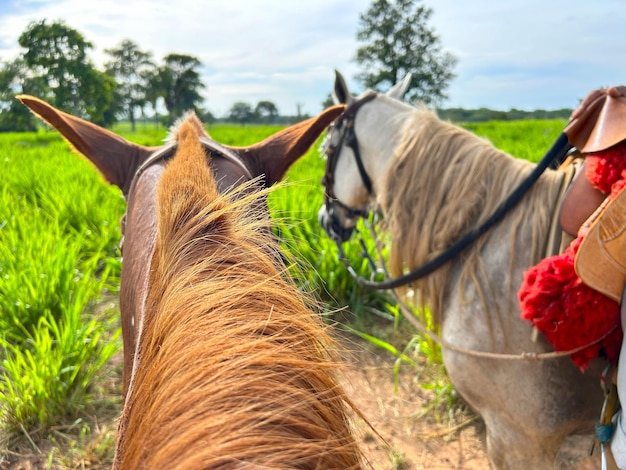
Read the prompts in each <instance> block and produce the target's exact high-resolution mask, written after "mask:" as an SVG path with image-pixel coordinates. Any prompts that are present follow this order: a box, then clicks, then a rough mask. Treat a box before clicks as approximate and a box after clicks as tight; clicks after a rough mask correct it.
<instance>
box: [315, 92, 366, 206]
mask: <svg viewBox="0 0 626 470" xmlns="http://www.w3.org/2000/svg"><path fill="white" fill-rule="evenodd" d="M374 98H376V92H374V91H368V92H367V93H366V94H365V95H364V96H363V97H362V98H361V99H359V100H356V101H353V102H352V103H350V104H349V105H348V106H347V107H346V109H345V111H344V112H343V113H342V114H341V116H339V117H338V118H337V119H336V120H335V121H334V122H333V123H332V125H331V128H330V132H333V131H334V130H335V129H337V130H338V132H339V140H338V141H337V143H336V144H334V145H333V144H332V142H331V144H330V145H329V146H328V148H326V150H325V153H326V156H327V159H326V171H325V173H324V177H323V178H322V185H323V186H324V204H325V205H326V208H327V210H329V211H330V210H331V209H332V208H333V207H334V206H339V207H341V209H343V210H344V211H345V212H346V214H347V216H348V217H350V218H356V217H366V216H367V210H363V209H359V208H354V207H350V206H348V205H346V204H344V203H343V202H341V201H340V200H339V199H337V196H336V195H335V190H334V188H333V187H334V184H335V169H336V167H337V162H338V160H339V154H340V153H341V149H342V147H343V144H344V142H345V144H346V145H347V146H348V147H349V148H350V149H351V150H352V153H353V154H354V160H355V162H356V166H357V168H358V169H359V175H360V176H361V181H362V182H363V186H365V189H366V190H367V193H368V194H369V195H370V196H371V195H372V192H373V188H372V180H371V179H370V177H369V175H368V174H367V171H366V170H365V166H364V165H363V159H362V158H361V152H360V151H359V142H358V141H357V137H356V132H355V130H354V120H355V118H356V113H357V111H358V110H359V109H360V108H361V106H363V105H364V104H365V103H367V102H369V101H372V100H373V99H374ZM329 136H332V134H330V135H329Z"/></svg>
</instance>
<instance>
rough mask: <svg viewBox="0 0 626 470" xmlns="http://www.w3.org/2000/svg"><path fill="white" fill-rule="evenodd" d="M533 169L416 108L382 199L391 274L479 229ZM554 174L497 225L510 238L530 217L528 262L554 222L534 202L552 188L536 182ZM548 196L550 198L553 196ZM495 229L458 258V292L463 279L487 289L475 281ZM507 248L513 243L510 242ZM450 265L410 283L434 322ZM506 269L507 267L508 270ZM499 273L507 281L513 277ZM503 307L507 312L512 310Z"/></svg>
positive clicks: (536, 254) (538, 253) (537, 252)
mask: <svg viewBox="0 0 626 470" xmlns="http://www.w3.org/2000/svg"><path fill="white" fill-rule="evenodd" d="M533 166H534V165H533V164H531V163H529V162H527V161H523V160H519V159H515V158H513V157H511V156H510V155H507V154H506V153H504V152H502V151H500V150H498V149H496V148H495V147H494V146H493V145H492V144H491V143H490V142H489V141H487V140H485V139H482V138H480V137H477V136H476V135H474V134H472V133H471V132H469V131H466V130H465V129H462V128H460V127H458V126H455V125H452V124H450V123H447V122H444V121H441V120H440V119H438V118H437V116H436V115H435V113H434V112H432V111H429V110H427V109H426V108H424V107H421V108H417V109H415V111H414V112H413V113H412V116H411V117H410V118H409V119H407V120H406V121H405V125H404V127H403V128H402V132H401V140H400V143H399V145H398V146H397V148H396V152H395V154H394V155H393V157H392V160H391V163H390V165H389V171H388V173H387V174H386V176H385V180H384V183H383V191H382V193H381V194H380V195H379V204H380V205H381V207H382V209H383V212H384V213H385V223H386V227H387V228H388V230H389V233H390V234H391V237H392V242H391V247H392V248H391V252H390V260H389V266H390V269H391V270H392V273H393V274H394V275H396V276H397V275H400V274H402V273H404V272H406V271H407V270H411V269H414V268H416V267H419V266H421V265H423V264H424V263H426V262H427V261H429V260H431V259H432V258H434V257H435V256H437V255H439V254H441V253H442V252H444V251H445V250H446V249H447V248H448V247H450V246H452V245H453V244H454V243H455V242H457V241H458V240H460V239H461V238H462V237H463V236H464V235H465V234H467V233H468V232H469V231H470V230H472V229H474V228H476V227H478V226H480V225H481V224H482V223H483V222H484V221H485V219H487V218H488V217H490V216H491V215H492V214H493V213H494V212H495V210H496V208H497V207H498V206H499V205H500V204H501V203H502V202H503V201H504V200H505V198H506V197H508V195H509V194H510V193H511V192H512V191H513V190H514V189H515V188H516V187H517V186H518V185H519V183H520V182H521V181H522V180H523V179H524V178H525V177H526V176H527V175H528V174H529V173H530V172H531V171H532V168H533ZM559 177H560V176H559V175H557V174H555V175H552V176H550V175H549V174H544V176H542V179H540V181H539V182H537V183H536V184H535V185H534V186H533V188H531V190H530V191H529V192H528V193H527V195H526V197H525V200H524V202H523V203H522V204H519V205H518V206H517V207H516V208H514V209H512V210H511V211H510V212H509V214H507V215H506V216H505V218H504V220H503V221H501V222H500V225H503V226H504V225H506V226H509V227H511V226H512V227H513V228H512V229H511V228H509V229H508V230H509V231H510V232H511V233H513V234H515V233H516V229H515V227H517V226H519V224H522V223H524V221H526V220H531V215H532V218H533V219H534V220H535V222H534V223H536V226H537V227H542V229H538V230H537V234H536V236H535V237H534V240H533V243H532V246H531V247H529V253H528V255H527V256H528V264H529V265H530V264H533V263H535V262H537V261H538V260H539V259H540V257H541V256H542V255H543V247H544V246H545V240H546V239H547V234H544V233H543V232H544V230H543V228H546V227H549V226H550V224H549V220H551V217H552V213H551V208H548V207H544V206H543V204H541V203H538V202H537V201H538V200H545V197H546V196H545V194H544V193H545V191H551V192H554V187H555V185H554V184H541V181H545V180H550V179H552V180H554V178H559ZM547 197H550V198H552V195H549V196H547ZM554 198H556V194H554ZM495 230H496V228H495V227H494V228H492V229H491V231H490V232H488V233H487V234H485V235H483V236H482V237H481V238H480V239H479V240H478V241H476V242H474V243H473V245H472V246H471V247H469V248H468V249H467V250H466V252H464V253H463V255H462V257H463V259H464V260H465V263H464V265H463V269H462V274H461V276H462V282H460V283H459V284H458V285H459V289H463V286H464V284H465V282H464V280H465V281H466V280H469V279H472V280H473V282H474V283H476V284H478V285H479V286H480V285H482V284H484V285H487V284H488V282H487V281H485V282H484V283H483V282H481V281H480V272H481V257H480V254H481V251H482V250H483V249H484V248H485V243H487V241H488V240H489V238H490V235H491V234H493V232H494V231H495ZM507 233H508V232H507ZM514 236H515V235H513V237H514ZM510 243H511V246H513V245H514V243H515V240H514V239H512V240H511V241H510ZM451 265H452V263H448V264H447V265H445V266H443V267H442V268H440V269H439V270H437V271H436V272H435V273H433V274H431V275H429V276H427V277H426V278H424V279H422V280H420V281H418V282H417V283H416V284H415V285H414V287H417V291H418V292H419V293H420V295H421V299H420V301H421V302H423V303H424V304H426V305H428V307H429V308H430V309H431V313H432V314H433V316H434V318H435V319H436V320H439V319H440V315H441V312H442V308H443V302H444V295H445V294H446V292H445V289H444V286H446V285H447V284H448V282H449V277H450V275H451V268H452V266H451ZM510 268H511V270H512V269H513V266H511V267H510ZM502 274H503V277H506V279H507V281H508V282H512V277H511V275H510V273H502ZM518 287H519V286H518V285H513V284H511V286H510V289H511V290H512V295H511V297H510V298H512V299H514V298H515V295H514V294H515V292H516V291H517V289H518ZM485 295H486V293H482V294H481V296H485ZM505 307H507V308H508V309H509V310H510V308H509V307H510V306H505ZM490 308H493V306H491V307H490Z"/></svg>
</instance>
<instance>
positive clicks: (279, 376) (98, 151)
mask: <svg viewBox="0 0 626 470" xmlns="http://www.w3.org/2000/svg"><path fill="white" fill-rule="evenodd" d="M21 100H22V102H24V103H25V104H26V105H27V106H28V107H30V108H31V109H32V110H33V111H34V112H36V113H37V114H38V115H40V116H41V117H43V118H44V119H45V120H46V121H47V122H48V123H50V124H51V125H53V126H54V127H55V128H56V129H57V130H59V131H60V132H61V133H62V134H63V135H64V136H65V137H66V138H67V139H68V140H69V141H70V143H72V145H73V146H74V147H75V148H76V149H77V150H78V151H79V152H80V153H82V154H83V155H85V156H87V157H88V158H89V159H90V160H91V161H92V162H94V163H95V164H96V166H97V167H98V168H99V169H100V171H101V172H102V173H103V174H104V175H105V177H106V178H107V179H108V180H109V181H111V182H113V183H115V184H117V185H118V186H119V187H120V188H121V189H122V191H123V192H124V194H125V195H126V196H127V198H128V212H127V215H126V223H125V237H126V241H125V246H124V270H123V273H122V288H123V289H124V291H123V292H122V294H121V302H120V304H121V309H122V318H123V322H122V326H123V334H124V340H125V341H124V347H125V359H124V361H125V365H124V369H125V372H124V374H125V387H124V390H125V403H124V409H123V411H122V417H121V419H120V428H119V436H118V444H117V449H116V456H115V462H114V468H130V469H136V468H311V469H316V468H337V469H344V468H360V467H361V466H362V464H361V456H360V453H359V449H358V446H357V444H356V442H355V439H354V437H353V436H352V434H351V431H350V429H351V428H350V423H349V419H348V416H349V412H350V408H351V405H350V403H349V401H348V400H347V398H346V397H345V395H344V392H343V391H342V389H341V388H340V387H339V385H338V383H337V380H336V378H335V376H334V373H335V370H336V367H337V365H338V363H337V361H336V360H335V358H334V356H333V351H334V350H335V345H334V344H333V342H332V340H331V338H330V337H329V335H328V332H327V331H326V329H325V327H324V325H323V323H322V322H321V320H320V319H319V317H318V316H317V315H316V314H315V313H313V312H312V311H311V310H309V309H308V308H307V307H306V305H307V299H306V298H305V297H304V296H303V294H301V293H300V292H299V291H298V290H297V289H296V287H295V286H294V284H293V283H292V282H291V281H289V280H288V279H286V276H284V275H283V274H284V267H283V266H282V264H281V262H280V257H278V256H276V250H277V247H276V245H275V241H274V240H273V239H272V236H271V232H270V231H269V230H267V225H268V222H267V212H266V206H265V204H264V203H263V199H262V198H263V197H264V196H265V195H266V193H267V189H262V190H261V191H260V192H259V191H258V189H259V186H261V185H265V186H267V187H269V186H270V185H271V184H273V183H274V182H275V181H277V180H278V179H280V178H281V177H282V176H283V174H284V172H285V171H286V169H287V168H288V167H289V165H290V164H291V163H292V162H293V161H295V160H296V159H297V158H298V156H300V155H301V154H302V153H304V151H306V149H307V148H308V147H309V146H310V145H311V144H312V143H313V141H314V140H315V138H316V137H317V136H318V135H319V133H320V132H321V130H323V129H324V127H325V126H326V125H327V124H328V123H329V122H330V120H332V119H333V118H334V117H336V116H337V115H338V114H339V112H341V108H331V109H329V110H327V111H326V112H324V113H322V114H321V115H320V116H318V117H316V118H313V119H311V120H309V121H305V122H304V123H301V124H298V125H295V126H292V127H291V128H288V129H286V130H285V131H282V132H280V133H278V134H276V135H275V136H273V137H270V138H268V139H267V140H265V141H264V142H262V143H260V144H258V145H255V146H252V147H249V148H239V149H235V148H226V147H222V146H220V145H218V144H216V143H214V142H212V141H210V140H209V139H210V138H209V136H208V135H207V134H206V133H205V132H204V130H203V129H202V125H201V123H200V122H199V121H198V119H197V118H196V117H195V116H193V115H191V116H189V117H188V118H187V119H186V120H185V121H184V122H183V123H182V124H181V125H180V127H179V129H178V130H177V131H176V133H175V134H174V137H173V139H174V140H173V142H172V143H171V144H169V145H166V146H165V147H164V148H163V149H152V148H145V147H141V146H137V145H134V144H131V143H129V142H126V141H124V140H122V139H121V138H119V137H117V136H115V135H114V134H112V133H110V132H108V131H105V130H104V129H101V128H98V127H97V126H94V125H92V124H90V123H88V122H86V121H83V120H80V119H78V118H76V117H73V116H70V115H68V114H65V113H62V112H61V111H58V110H56V109H54V108H52V107H51V106H49V105H47V104H45V103H43V102H42V101H39V100H37V99H34V98H32V97H26V96H22V97H21ZM155 152H156V153H155ZM169 154H173V155H174V156H173V159H172V160H171V161H170V162H169V163H166V162H165V161H164V160H163V159H162V158H161V157H166V156H168V155H169Z"/></svg>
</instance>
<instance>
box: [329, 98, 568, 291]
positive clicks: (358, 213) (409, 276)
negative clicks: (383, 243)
mask: <svg viewBox="0 0 626 470" xmlns="http://www.w3.org/2000/svg"><path fill="white" fill-rule="evenodd" d="M376 96H377V94H376V93H375V92H373V91H370V92H368V93H367V94H365V95H364V96H363V97H362V98H360V99H358V100H356V101H353V102H352V103H350V105H348V107H347V108H346V109H345V111H344V112H343V114H342V115H340V116H339V117H338V118H337V119H336V120H335V122H334V123H333V124H332V125H331V127H330V128H329V134H328V136H327V139H328V138H330V139H333V134H332V131H334V130H335V129H337V132H339V135H338V140H337V142H333V141H330V142H329V145H328V147H327V148H326V149H325V152H326V155H327V161H326V172H325V174H324V177H323V178H322V185H323V186H324V204H325V206H326V211H327V215H328V218H329V219H330V221H329V223H328V224H327V226H325V227H324V228H325V229H326V232H327V233H328V236H329V237H330V238H331V239H332V240H333V241H334V242H335V243H336V245H337V249H338V255H339V259H340V260H341V261H342V263H343V264H344V265H345V266H346V268H347V269H348V271H349V272H350V274H351V275H352V277H353V278H354V279H355V280H356V281H357V282H358V283H359V284H360V285H362V286H364V287H367V288H370V289H395V288H397V287H400V286H403V285H407V284H410V283H411V282H414V281H416V280H417V279H420V278H422V277H424V276H426V275H428V274H430V273H432V272H434V271H436V270H437V269H439V268H440V267H441V266H443V265H444V264H446V263H447V262H449V261H450V260H452V259H453V258H455V257H456V256H458V255H459V254H460V253H461V252H462V251H463V250H465V249H466V248H467V247H469V246H470V245H471V244H472V243H474V242H475V241H476V240H477V239H478V238H479V237H480V236H481V235H483V234H484V233H485V232H486V231H487V230H489V229H490V228H491V227H492V226H493V225H495V224H496V223H497V222H499V221H500V220H501V219H502V218H503V217H504V215H505V214H506V213H507V212H508V211H509V210H510V209H511V208H513V206H515V205H516V204H517V203H518V202H519V201H520V200H521V198H522V197H523V196H524V194H525V193H526V191H528V190H529V189H530V187H531V186H532V185H533V184H534V183H535V181H537V179H539V177H540V176H541V174H542V173H543V172H544V171H545V170H546V169H547V168H549V167H551V166H554V162H557V163H559V162H561V161H563V159H564V158H565V156H566V155H567V153H568V151H569V150H570V149H571V148H572V145H571V144H570V143H569V140H568V137H567V135H566V134H565V133H561V134H560V135H559V137H558V138H557V140H556V141H555V142H554V144H553V145H552V147H550V149H549V150H548V152H547V153H546V154H545V156H544V157H543V159H542V160H541V161H540V162H539V163H538V164H537V165H536V167H535V168H534V169H533V171H532V172H531V173H530V174H529V175H528V176H527V177H526V178H525V179H524V180H523V181H522V182H521V183H520V185H519V186H518V187H517V188H515V190H514V191H513V192H512V193H511V194H510V195H509V197H508V198H507V199H506V200H505V201H503V202H502V203H501V204H500V206H498V207H497V208H496V210H495V211H494V212H493V214H491V216H490V217H489V218H487V219H486V220H485V221H484V222H483V224H482V225H481V226H479V227H476V228H474V229H472V230H470V231H469V232H468V233H467V234H466V235H465V236H464V237H463V238H461V239H460V240H458V241H457V242H456V243H454V244H453V245H452V246H450V247H449V248H448V249H447V250H445V251H444V252H443V253H441V254H439V255H438V256H436V257H435V258H433V259H431V260H430V261H428V262H427V263H425V264H424V265H422V266H419V267H418V268H416V269H414V270H412V271H410V272H408V273H406V274H404V275H402V276H399V277H397V278H393V279H390V278H386V279H385V280H383V281H374V280H372V279H366V278H364V277H362V276H360V275H359V274H358V273H357V271H356V270H355V269H354V268H353V267H352V266H351V264H350V261H349V260H348V258H347V257H346V256H345V253H344V251H343V247H342V243H343V241H344V240H347V239H348V238H349V237H350V235H351V233H352V228H350V229H347V228H345V227H343V226H342V225H341V224H340V223H339V219H338V218H337V217H335V214H336V212H337V209H340V210H342V211H343V212H344V214H345V215H346V216H347V217H348V218H353V219H354V218H357V217H363V218H367V216H368V215H369V210H368V209H362V208H354V207H350V206H347V205H346V204H344V203H343V202H341V201H339V200H338V199H337V197H336V195H335V192H334V189H333V186H334V182H335V180H334V173H335V168H336V166H337V161H338V159H339V154H340V153H341V149H342V147H343V145H344V142H345V144H346V145H347V146H348V147H350V148H351V149H352V153H353V154H354V158H355V161H356V164H357V167H358V169H359V174H360V175H361V180H362V181H363V184H364V186H365V188H366V189H367V191H368V193H369V195H370V198H371V196H372V193H373V190H372V183H371V179H370V177H369V176H368V174H367V172H366V171H365V167H364V165H363V161H362V158H361V153H360V151H359V144H358V141H357V136H356V133H355V131H354V120H355V118H356V113H357V111H358V110H359V109H360V107H361V106H363V104H365V103H367V102H369V101H371V100H372V99H374V98H375V97H376ZM361 246H362V247H363V256H364V257H365V258H367V259H368V260H369V264H370V266H371V265H373V264H374V263H373V261H372V258H371V256H370V255H369V254H368V253H367V250H366V249H365V243H364V242H363V241H361ZM386 277H387V276H386Z"/></svg>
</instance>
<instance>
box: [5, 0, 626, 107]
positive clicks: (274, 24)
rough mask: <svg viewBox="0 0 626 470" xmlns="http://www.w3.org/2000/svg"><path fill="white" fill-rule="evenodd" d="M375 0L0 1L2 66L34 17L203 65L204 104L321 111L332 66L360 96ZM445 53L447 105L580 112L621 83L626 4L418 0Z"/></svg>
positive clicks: (102, 57) (98, 42)
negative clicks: (359, 54)
mask: <svg viewBox="0 0 626 470" xmlns="http://www.w3.org/2000/svg"><path fill="white" fill-rule="evenodd" d="M372 2H373V0H315V1H305V0H291V1H290V0H0V60H2V61H9V60H13V59H14V58H15V57H17V56H18V55H19V54H20V53H21V52H23V51H24V50H23V49H21V48H20V47H19V45H18V42H17V41H18V37H19V35H20V34H21V33H22V32H23V31H24V30H25V29H26V28H27V26H28V24H29V23H30V22H32V21H40V20H42V19H44V18H45V19H47V20H49V21H51V22H52V21H57V20H62V21H64V22H65V23H66V24H67V25H68V26H70V27H72V28H74V29H76V30H78V31H79V32H80V33H81V34H82V35H83V36H84V37H85V39H86V40H88V41H90V42H91V43H92V44H93V45H94V49H92V50H90V51H89V56H90V57H91V59H92V60H93V62H94V63H95V64H96V66H98V67H100V68H101V67H102V65H103V64H104V62H105V61H106V60H107V59H108V56H107V55H106V54H105V53H104V50H105V49H108V48H113V47H117V46H118V45H119V44H120V42H121V41H122V40H124V39H130V40H132V41H133V42H135V43H136V44H137V45H138V46H139V48H140V49H142V50H145V51H149V52H151V53H152V54H153V57H154V59H155V60H156V61H157V62H160V61H161V59H162V58H163V57H164V56H165V55H167V54H169V53H181V54H189V55H192V56H195V57H197V58H198V59H199V60H200V61H201V62H202V64H203V65H202V67H201V68H200V69H199V70H200V73H201V78H202V81H203V83H204V84H205V85H206V89H205V90H204V92H203V96H204V98H205V102H204V104H203V106H204V107H205V108H206V109H208V110H209V111H211V112H212V113H213V114H214V115H215V116H217V117H222V116H224V115H226V114H227V113H228V110H229V109H230V107H231V106H232V104H233V103H235V102H239V101H241V102H246V103H249V104H250V105H251V106H253V107H254V106H256V103H258V102H259V101H262V100H268V101H272V102H273V103H274V104H275V105H276V106H277V108H278V111H279V113H280V114H284V115H293V114H296V113H297V110H298V109H299V110H300V112H301V113H302V114H311V115H312V114H317V113H318V112H319V111H321V109H322V102H323V101H324V100H325V99H326V97H327V96H328V94H329V93H330V91H331V90H332V87H333V83H334V77H335V72H334V71H335V70H339V72H341V73H342V75H343V76H344V77H345V79H346V81H347V83H348V87H349V88H350V90H351V91H352V92H353V93H355V94H358V93H360V92H362V91H363V90H364V88H363V86H362V84H361V83H359V82H358V81H357V80H356V79H355V75H356V74H357V73H358V72H359V71H360V69H359V66H358V64H356V63H355V62H354V56H355V54H356V50H357V49H358V47H359V46H361V45H362V43H360V42H358V41H357V39H356V32H357V29H358V26H359V15H360V14H363V13H365V12H366V11H367V9H368V8H369V6H370V5H371V3H372ZM421 3H422V4H423V5H425V6H427V7H429V8H431V9H432V10H433V14H432V16H431V18H430V19H429V21H428V24H429V26H430V27H432V28H433V29H434V31H435V33H436V34H437V35H438V36H439V38H440V45H441V47H442V49H443V50H444V51H447V52H450V53H451V54H453V55H454V56H455V57H456V58H457V60H458V62H457V65H456V67H455V68H454V73H455V74H456V77H455V78H454V79H453V80H452V81H451V82H450V84H449V87H448V88H447V89H446V93H447V95H448V97H449V98H448V99H447V100H445V101H444V102H442V103H441V106H442V107H444V108H448V107H462V108H480V107H487V108H491V109H499V110H509V109H511V108H517V109H523V110H534V109H559V108H573V107H575V106H576V104H577V103H578V102H579V100H580V99H582V98H583V97H584V96H585V95H586V94H587V93H588V92H589V91H591V90H593V89H595V88H599V87H605V86H611V85H620V84H626V5H625V4H624V0H594V1H590V0H501V1H494V0H472V1H468V0H422V2H421Z"/></svg>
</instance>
